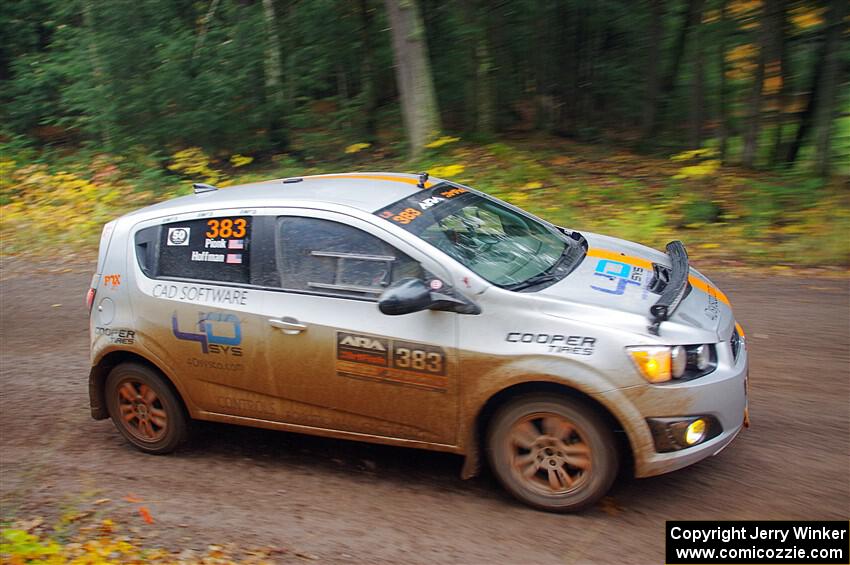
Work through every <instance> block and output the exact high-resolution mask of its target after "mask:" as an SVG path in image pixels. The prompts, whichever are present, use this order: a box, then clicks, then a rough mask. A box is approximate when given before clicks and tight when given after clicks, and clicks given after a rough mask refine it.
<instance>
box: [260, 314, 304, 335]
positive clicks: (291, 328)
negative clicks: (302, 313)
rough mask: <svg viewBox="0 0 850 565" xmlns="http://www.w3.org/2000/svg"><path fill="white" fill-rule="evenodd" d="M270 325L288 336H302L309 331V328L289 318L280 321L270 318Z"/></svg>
mask: <svg viewBox="0 0 850 565" xmlns="http://www.w3.org/2000/svg"><path fill="white" fill-rule="evenodd" d="M269 324H270V325H271V326H272V327H275V328H277V329H279V330H282V331H283V333H285V334H287V335H296V334H300V333H301V332H303V331H307V326H305V325H304V324H302V323H301V322H299V321H298V320H296V319H295V318H290V317H289V316H287V317H285V318H281V319H280V320H278V319H277V318H270V319H269Z"/></svg>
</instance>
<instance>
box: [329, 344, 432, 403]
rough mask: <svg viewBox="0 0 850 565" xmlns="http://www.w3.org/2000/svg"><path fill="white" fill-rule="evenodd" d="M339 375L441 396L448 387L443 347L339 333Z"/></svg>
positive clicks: (337, 363) (337, 351)
mask: <svg viewBox="0 0 850 565" xmlns="http://www.w3.org/2000/svg"><path fill="white" fill-rule="evenodd" d="M336 371H337V375H339V376H341V377H349V378H355V379H364V380H371V381H377V382H384V383H389V384H396V385H402V386H410V387H415V388H422V389H426V390H433V391H440V392H442V391H445V390H446V387H447V384H448V377H447V376H446V353H445V351H444V350H443V348H442V347H439V346H436V345H431V344H427V343H415V342H410V341H402V340H393V339H389V338H386V337H378V336H371V335H364V334H355V333H349V332H337V333H336Z"/></svg>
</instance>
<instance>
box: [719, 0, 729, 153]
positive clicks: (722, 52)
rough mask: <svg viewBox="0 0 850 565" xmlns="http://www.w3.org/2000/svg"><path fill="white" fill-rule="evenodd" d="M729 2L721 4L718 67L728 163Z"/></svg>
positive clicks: (722, 142) (722, 143)
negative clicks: (727, 70)
mask: <svg viewBox="0 0 850 565" xmlns="http://www.w3.org/2000/svg"><path fill="white" fill-rule="evenodd" d="M726 6H727V2H726V0H722V2H721V6H720V32H719V33H720V40H719V41H718V42H717V68H718V69H719V71H720V76H719V80H718V89H719V92H718V94H719V96H718V104H717V116H718V117H717V120H718V122H719V124H720V132H719V133H720V150H719V153H720V155H719V157H720V162H721V163H724V164H725V163H726V154H727V152H728V150H729V108H728V104H729V94H728V88H727V85H726V45H727V43H728V40H727V38H728V29H727V26H728V22H729V18H728V13H727V7H726Z"/></svg>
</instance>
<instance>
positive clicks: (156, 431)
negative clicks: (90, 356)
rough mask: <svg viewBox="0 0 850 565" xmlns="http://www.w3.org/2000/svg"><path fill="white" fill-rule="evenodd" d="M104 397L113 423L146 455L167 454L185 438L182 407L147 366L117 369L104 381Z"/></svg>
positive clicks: (187, 430) (186, 435)
mask: <svg viewBox="0 0 850 565" xmlns="http://www.w3.org/2000/svg"><path fill="white" fill-rule="evenodd" d="M134 393H135V394H134ZM104 396H105V398H106V407H107V409H108V410H109V416H110V418H112V423H113V424H115V427H116V428H117V429H118V431H119V432H120V433H121V435H123V436H124V438H125V439H126V440H127V441H129V442H130V443H131V444H133V445H134V446H135V447H137V448H138V449H140V450H141V451H144V452H145V453H151V454H155V455H161V454H164V453H170V452H172V451H174V450H175V449H176V448H177V447H178V446H179V445H180V444H181V443H183V442H184V441H185V440H186V438H187V437H188V432H189V425H188V422H189V418H188V416H187V415H186V412H185V409H184V408H183V404H182V403H181V402H180V399H179V398H178V396H177V394H176V393H175V392H174V391H173V389H172V388H171V385H170V384H169V383H168V382H166V380H165V379H164V378H163V377H162V375H160V374H159V373H158V372H157V371H155V370H153V369H151V368H150V367H146V366H145V365H140V364H137V363H122V364H121V365H118V366H116V367H115V368H114V369H112V371H110V373H109V376H108V377H107V378H106V387H105V389H104ZM131 397H132V398H131ZM125 416H126V417H125Z"/></svg>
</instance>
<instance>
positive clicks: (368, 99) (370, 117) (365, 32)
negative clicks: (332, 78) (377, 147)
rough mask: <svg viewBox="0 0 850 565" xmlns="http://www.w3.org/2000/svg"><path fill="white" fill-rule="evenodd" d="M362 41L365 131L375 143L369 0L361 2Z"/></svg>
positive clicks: (361, 70)
mask: <svg viewBox="0 0 850 565" xmlns="http://www.w3.org/2000/svg"><path fill="white" fill-rule="evenodd" d="M360 41H361V42H362V43H363V59H362V60H361V62H360V76H361V80H362V84H363V114H364V116H363V130H364V133H365V134H366V141H367V142H369V143H374V141H375V139H376V138H377V135H378V120H377V116H376V115H375V113H376V112H377V109H378V103H377V98H376V96H375V93H376V90H375V46H374V43H373V41H372V14H371V12H370V11H369V2H368V0H360Z"/></svg>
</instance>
